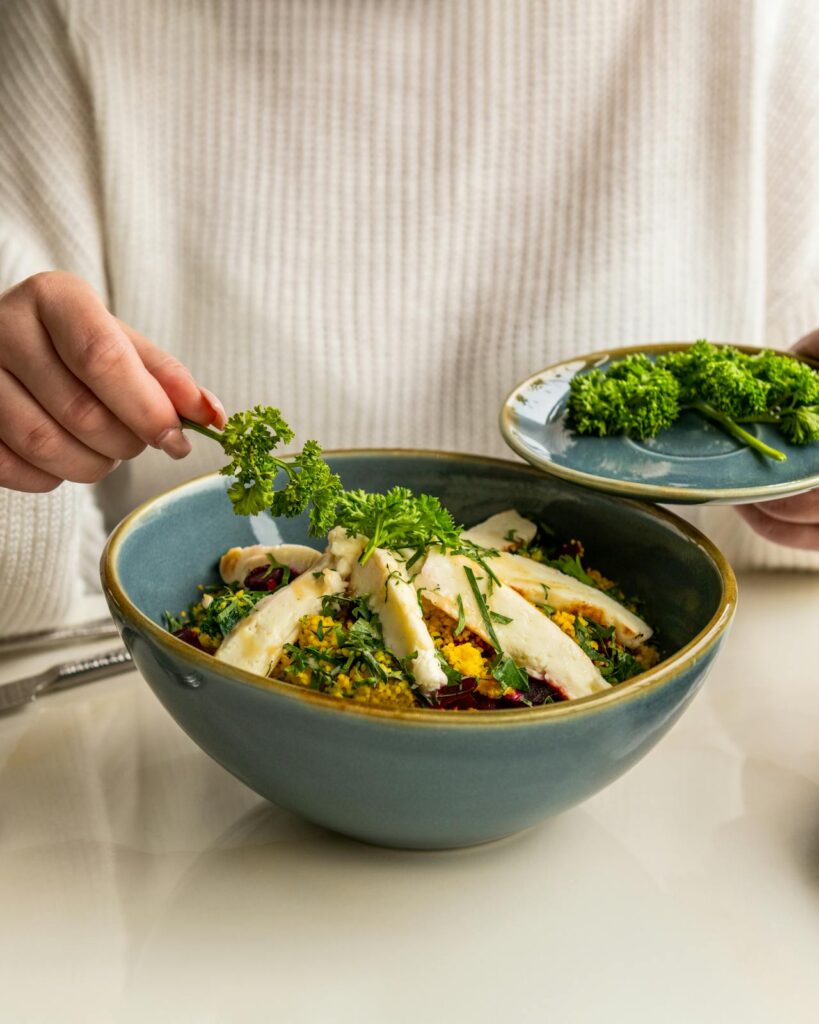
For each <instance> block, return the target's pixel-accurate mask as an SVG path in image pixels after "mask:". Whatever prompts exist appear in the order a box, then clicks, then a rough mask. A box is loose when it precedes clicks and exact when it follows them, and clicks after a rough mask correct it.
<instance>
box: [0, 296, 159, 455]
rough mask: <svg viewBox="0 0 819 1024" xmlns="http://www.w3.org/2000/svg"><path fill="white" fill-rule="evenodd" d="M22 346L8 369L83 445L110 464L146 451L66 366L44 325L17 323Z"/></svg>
mask: <svg viewBox="0 0 819 1024" xmlns="http://www.w3.org/2000/svg"><path fill="white" fill-rule="evenodd" d="M15 333H16V337H17V341H18V344H17V346H16V347H14V348H12V349H9V350H7V352H6V353H5V358H4V362H5V365H6V368H7V369H8V370H9V371H10V372H11V373H12V374H13V375H14V376H15V377H16V378H17V380H18V381H19V382H20V383H21V384H22V385H23V387H24V388H25V389H26V390H27V391H28V393H29V394H30V395H31V397H32V398H33V399H34V400H35V401H36V402H37V403H38V404H39V405H40V407H41V408H42V409H43V410H44V411H45V412H46V413H47V414H48V415H49V416H50V417H51V418H52V419H54V420H55V421H56V422H57V423H59V424H60V425H61V426H62V427H64V428H65V429H66V430H67V431H68V432H69V433H70V434H72V435H73V436H74V437H76V438H77V439H78V440H79V441H82V443H83V444H85V445H87V446H88V447H89V448H91V449H93V450H94V451H97V452H99V453H100V454H101V455H106V456H108V457H109V458H111V459H132V458H133V457H134V456H135V455H138V454H139V453H140V452H141V451H142V450H143V448H144V447H145V443H144V441H142V440H141V439H140V438H138V437H137V436H136V435H135V434H134V433H133V432H132V431H130V430H129V429H128V428H127V427H126V426H125V424H123V423H120V421H119V420H118V419H117V418H116V416H114V414H113V413H112V412H111V411H110V410H109V409H107V408H106V407H105V406H104V405H103V404H102V403H101V402H100V401H99V399H98V398H97V397H96V395H94V393H93V392H92V391H91V390H90V389H89V388H87V387H86V386H85V385H84V384H83V383H82V381H80V380H78V379H77V378H76V377H75V376H74V374H72V373H71V371H70V370H69V369H68V368H67V367H66V366H65V364H64V363H63V362H62V360H61V359H60V358H59V357H58V356H57V354H56V352H55V351H54V346H53V345H52V343H51V339H50V338H49V336H48V335H47V334H46V332H45V329H44V328H43V326H42V324H41V323H40V322H39V320H37V318H36V317H35V316H34V315H33V314H30V315H29V316H27V317H25V318H23V317H19V318H18V319H17V322H16V323H15Z"/></svg>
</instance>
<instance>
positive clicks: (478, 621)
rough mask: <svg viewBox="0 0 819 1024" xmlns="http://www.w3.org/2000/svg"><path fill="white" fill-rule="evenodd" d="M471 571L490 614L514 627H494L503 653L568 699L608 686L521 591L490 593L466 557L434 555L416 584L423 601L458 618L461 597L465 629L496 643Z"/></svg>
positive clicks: (496, 624) (482, 576) (503, 589)
mask: <svg viewBox="0 0 819 1024" xmlns="http://www.w3.org/2000/svg"><path fill="white" fill-rule="evenodd" d="M465 566H468V567H469V568H471V569H472V571H473V572H474V574H475V577H476V579H477V580H478V586H479V588H480V592H481V594H483V595H484V599H485V602H486V604H487V606H488V608H489V610H490V612H495V613H496V614H497V615H499V616H502V617H504V618H506V619H509V620H510V621H508V622H504V621H497V622H496V621H493V622H492V626H493V628H494V631H495V635H496V636H497V638H498V642H499V643H500V645H501V647H502V649H503V651H504V652H505V653H506V654H508V655H509V656H510V657H511V658H512V660H513V661H514V662H516V664H518V665H519V666H520V667H521V668H524V669H525V670H526V671H527V672H528V673H530V674H531V675H532V676H535V677H537V678H540V679H544V680H546V681H547V682H548V683H549V684H550V685H551V686H554V687H555V688H556V689H558V690H560V691H561V693H563V695H564V696H565V697H568V698H570V699H574V698H576V697H585V696H587V695H588V694H590V693H596V692H597V691H599V690H607V689H609V684H608V683H607V682H606V681H605V679H604V678H603V677H602V676H601V675H600V672H599V671H598V669H597V666H596V665H594V663H593V662H592V660H591V658H589V657H588V656H587V655H586V654H585V653H584V652H583V651H582V650H581V649H580V647H578V645H577V644H576V643H575V642H574V641H573V640H572V639H571V638H570V637H568V636H567V635H566V634H565V633H564V632H563V631H562V630H561V629H559V628H558V627H557V626H556V625H555V624H554V623H553V622H552V621H551V620H550V619H549V618H547V617H546V616H545V615H544V614H543V613H542V612H540V611H538V609H537V608H535V607H534V606H533V605H532V604H530V603H529V602H528V601H527V600H526V599H525V598H523V597H521V595H520V594H518V593H517V591H515V590H513V589H512V588H511V587H507V586H506V585H504V584H500V585H497V584H495V585H494V586H493V587H492V588H491V593H487V580H486V579H485V576H486V573H485V571H484V570H483V569H482V568H481V567H480V566H479V565H478V564H477V563H476V562H473V561H472V560H471V559H468V558H466V557H464V556H462V555H443V554H441V553H440V552H437V551H430V553H429V554H428V555H427V560H426V563H425V564H424V568H423V569H422V571H421V572H420V573H419V574H418V576H417V577H416V578H415V586H416V587H417V588H419V589H420V590H421V594H422V597H423V599H424V600H426V601H429V602H430V604H432V605H433V606H434V607H436V608H439V609H440V610H441V611H442V612H444V614H446V615H449V616H450V617H451V618H453V619H455V618H457V617H458V614H459V608H458V596H459V595H460V598H461V603H462V606H463V611H464V618H465V620H466V625H467V626H468V627H469V629H471V630H472V631H473V632H474V633H477V634H478V636H480V637H482V638H483V639H484V640H485V641H487V642H488V643H492V638H491V636H490V635H489V632H488V630H487V628H486V625H485V623H484V620H483V616H482V615H481V611H480V607H479V605H478V602H477V600H476V599H475V595H474V594H473V592H472V589H471V587H470V585H469V581H468V579H467V576H466V573H465V572H464V567H465Z"/></svg>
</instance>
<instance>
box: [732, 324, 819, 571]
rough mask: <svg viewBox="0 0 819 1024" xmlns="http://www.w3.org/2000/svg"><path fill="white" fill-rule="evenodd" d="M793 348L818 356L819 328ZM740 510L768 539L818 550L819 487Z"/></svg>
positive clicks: (746, 519) (796, 350) (808, 354)
mask: <svg viewBox="0 0 819 1024" xmlns="http://www.w3.org/2000/svg"><path fill="white" fill-rule="evenodd" d="M793 351H794V352H801V353H802V354H803V355H806V356H812V357H813V358H814V359H819V330H817V331H813V332H812V333H811V334H808V335H806V336H805V337H804V338H802V340H801V341H799V342H797V344H796V345H794V347H793ZM817 443H819V442H817ZM737 511H738V512H739V514H740V515H741V516H742V518H743V519H744V520H745V521H746V522H747V523H748V524H749V525H750V526H751V527H752V528H753V529H754V530H756V532H757V533H758V534H759V535H760V536H761V537H764V538H765V539H766V540H771V541H773V542H774V543H775V544H782V545H783V546H784V547H788V548H802V549H803V550H805V551H819V488H816V489H815V490H813V491H806V492H805V493H804V494H797V495H794V497H792V498H780V499H779V500H778V501H761V502H758V503H757V504H755V505H738V506H737Z"/></svg>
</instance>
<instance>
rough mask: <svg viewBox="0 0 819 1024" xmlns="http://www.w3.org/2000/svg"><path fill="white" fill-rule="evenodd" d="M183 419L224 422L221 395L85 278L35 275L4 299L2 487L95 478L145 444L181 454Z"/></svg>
mask: <svg viewBox="0 0 819 1024" xmlns="http://www.w3.org/2000/svg"><path fill="white" fill-rule="evenodd" d="M179 415H182V416H187V417H188V418H189V419H192V420H195V421H196V422H198V423H202V424H203V425H207V424H209V423H214V424H216V426H219V427H221V426H223V425H224V421H225V412H224V409H223V408H222V405H221V403H220V402H219V400H218V399H217V398H215V397H214V396H213V395H211V394H210V393H209V392H207V391H205V390H204V389H202V388H200V387H199V386H198V385H197V383H196V382H195V381H194V379H193V377H191V375H190V373H189V372H188V370H187V369H186V368H185V367H184V366H183V365H182V364H181V363H180V362H178V361H177V360H176V359H174V358H173V357H172V356H169V355H168V354H167V353H166V352H163V351H162V350H161V349H158V348H157V347H156V346H155V345H154V344H152V343H151V342H150V341H148V339H147V338H143V337H142V336H141V335H139V334H137V332H136V331H134V330H132V329H131V328H130V327H128V325H127V324H124V323H121V322H120V321H119V320H117V319H116V318H115V317H114V316H112V315H111V314H110V313H109V312H108V310H107V309H106V308H105V306H104V305H103V303H102V300H101V299H100V298H99V296H98V295H97V294H96V292H95V291H94V289H93V288H92V287H91V286H90V285H89V284H88V283H87V282H86V281H83V280H82V279H81V278H79V277H75V276H74V275H73V274H65V273H62V272H53V273H52V272H50V273H43V274H35V275H34V277H29V278H27V279H26V280H25V281H22V282H21V283H20V284H18V285H15V286H14V287H13V288H10V289H9V290H8V291H6V292H4V293H3V294H2V295H0V486H2V487H8V488H11V489H13V490H17V491H33V492H37V491H51V490H53V489H54V488H55V487H57V486H58V485H59V484H60V483H62V481H63V480H74V481H77V482H78V483H94V482H95V481H97V480H100V479H101V478H102V477H104V476H105V475H106V474H107V473H110V472H111V470H112V469H114V468H115V467H116V466H117V465H118V464H119V462H120V461H121V460H122V459H132V458H133V457H134V456H135V455H138V454H139V453H140V452H141V451H142V450H143V448H144V447H145V446H146V445H153V446H154V447H157V448H161V449H162V450H163V451H165V452H167V454H168V455H170V456H172V457H173V458H175V459H181V458H184V456H185V455H187V454H188V452H189V451H190V443H189V442H188V440H187V438H185V436H184V435H183V434H182V431H181V430H180V426H179Z"/></svg>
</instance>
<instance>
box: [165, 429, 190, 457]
mask: <svg viewBox="0 0 819 1024" xmlns="http://www.w3.org/2000/svg"><path fill="white" fill-rule="evenodd" d="M156 443H157V444H158V445H159V447H160V448H161V449H162V451H163V452H165V454H166V455H170V457H171V458H172V459H184V458H185V456H186V455H187V454H188V453H189V452H190V450H191V443H190V441H189V440H188V439H187V437H185V435H184V434H183V433H182V431H181V430H180V429H179V427H168V429H167V430H165V431H163V432H162V433H161V434H160V435H159V437H158V438H157V439H156Z"/></svg>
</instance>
